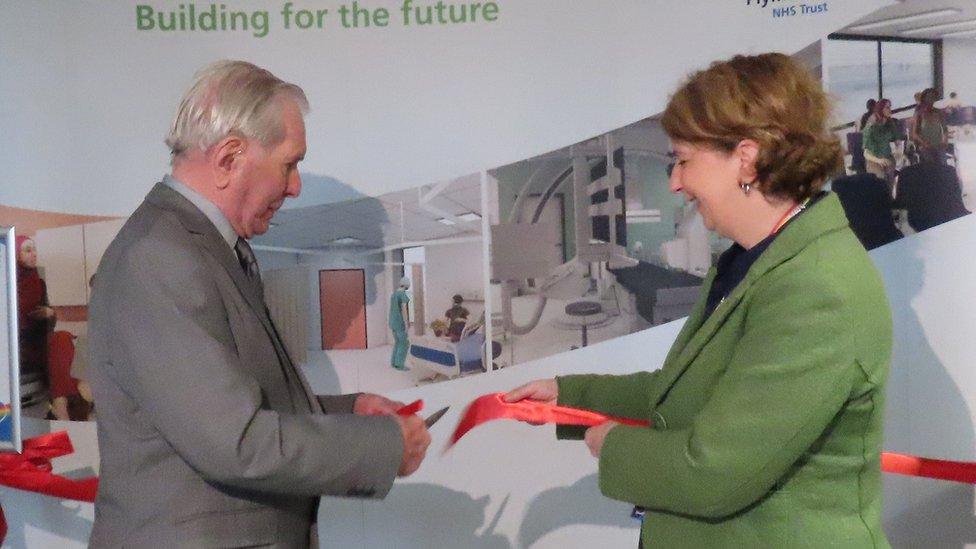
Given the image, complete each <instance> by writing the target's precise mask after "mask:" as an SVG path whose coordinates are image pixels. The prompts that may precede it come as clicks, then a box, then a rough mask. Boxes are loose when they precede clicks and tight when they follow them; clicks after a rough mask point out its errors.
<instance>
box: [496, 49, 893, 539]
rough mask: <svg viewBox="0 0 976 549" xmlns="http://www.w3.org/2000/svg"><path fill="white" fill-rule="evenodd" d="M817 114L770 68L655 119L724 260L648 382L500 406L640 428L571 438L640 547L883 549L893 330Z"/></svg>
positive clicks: (536, 394)
mask: <svg viewBox="0 0 976 549" xmlns="http://www.w3.org/2000/svg"><path fill="white" fill-rule="evenodd" d="M828 110H829V103H828V100H827V98H826V97H825V95H824V94H823V92H822V90H821V88H820V85H819V83H818V82H817V81H816V80H815V79H814V78H813V77H812V76H810V74H809V73H808V72H807V71H806V70H805V69H803V68H802V67H800V66H798V65H797V64H796V63H795V62H793V61H792V60H791V59H790V58H789V57H786V56H783V55H780V54H765V55H759V56H752V57H743V56H739V57H735V58H733V59H731V60H729V61H725V62H720V63H715V64H713V65H712V66H711V67H710V68H708V69H706V70H704V71H701V72H698V73H696V74H694V75H692V76H691V77H690V79H689V80H688V82H686V83H685V84H684V86H683V87H682V88H680V89H679V90H678V91H677V92H676V93H675V94H674V95H673V96H672V98H671V100H670V102H669V104H668V107H667V109H666V111H665V113H664V115H663V117H662V120H661V123H662V125H663V127H664V129H665V131H667V133H668V135H669V136H670V137H671V140H672V143H673V147H674V156H675V160H674V164H673V169H672V173H671V182H670V184H671V189H672V191H674V192H682V193H684V195H685V196H686V197H687V199H688V200H690V201H694V202H695V203H697V207H698V211H699V212H700V213H701V215H702V217H703V219H704V221H705V224H706V226H708V227H709V228H710V229H713V230H715V231H717V232H718V233H719V234H721V235H723V236H726V237H729V238H731V239H732V240H733V241H734V242H735V244H734V245H733V246H732V247H731V248H730V249H729V250H728V251H726V252H725V253H724V254H723V255H722V257H721V258H720V259H719V261H718V264H717V266H716V267H715V268H713V269H712V270H711V272H710V273H709V274H708V277H707V278H706V280H705V283H704V286H703V290H702V294H701V296H700V299H699V301H698V303H697V305H696V306H695V308H694V310H693V311H692V313H691V316H690V317H689V318H688V320H687V321H686V322H685V325H684V327H683V329H682V330H681V333H680V334H679V335H678V338H677V340H676V341H675V343H674V346H673V347H672V348H671V351H670V353H669V354H668V357H667V359H666V360H665V363H664V366H663V367H662V368H661V369H660V370H657V371H654V372H641V373H637V374H633V375H627V376H606V375H581V376H566V377H560V378H557V379H554V380H539V381H535V382H532V383H529V384H527V385H524V386H522V387H519V388H518V389H515V390H513V391H512V392H510V393H509V394H508V395H507V398H508V400H510V401H515V400H520V399H523V398H530V399H534V400H542V401H558V402H559V403H560V404H565V405H569V406H575V407H582V408H588V409H593V410H598V411H601V412H605V413H607V414H610V415H614V416H622V417H633V418H645V419H649V420H651V422H652V427H651V428H641V427H629V426H624V425H618V424H616V423H613V422H608V423H605V424H603V425H600V426H597V427H592V428H590V429H588V430H586V432H585V440H586V444H587V445H588V446H589V448H590V451H591V452H592V453H593V455H594V456H597V457H599V479H600V489H601V490H602V492H603V493H604V494H605V495H606V496H608V497H610V498H613V499H618V500H622V501H627V502H630V503H633V504H635V505H637V506H639V507H640V508H643V509H644V512H645V515H644V522H643V527H642V528H641V543H642V544H643V546H644V547H696V548H703V547H708V548H710V547H750V548H751V547H858V548H859V547H888V542H887V540H886V538H885V535H884V532H883V531H882V529H881V472H880V452H881V439H882V421H883V415H884V388H885V383H886V380H887V377H888V366H889V360H890V356H891V315H890V311H889V308H888V302H887V299H886V297H885V293H884V289H883V286H882V282H881V278H880V276H879V275H878V273H877V271H876V270H875V268H874V266H873V265H872V263H871V260H870V259H869V258H868V256H867V253H866V252H865V251H864V248H863V247H862V246H861V244H860V243H858V240H857V238H856V237H855V236H854V234H853V233H852V232H851V230H850V229H849V228H848V224H847V219H846V218H845V216H844V212H843V210H842V209H841V207H840V203H839V202H838V200H837V198H836V197H834V196H833V195H831V194H827V193H823V192H821V191H820V188H821V186H822V185H823V182H824V180H825V179H826V178H827V177H828V176H829V175H830V174H831V173H833V172H834V171H836V170H837V169H839V168H840V167H841V149H840V145H839V144H838V142H837V140H836V138H834V137H833V136H831V135H830V134H829V133H828V132H827V130H826V129H825V126H826V120H827V113H828ZM559 434H560V435H561V436H564V437H572V436H574V435H576V436H579V435H582V434H583V433H582V431H581V430H578V429H577V430H575V432H574V430H573V429H563V428H561V429H559Z"/></svg>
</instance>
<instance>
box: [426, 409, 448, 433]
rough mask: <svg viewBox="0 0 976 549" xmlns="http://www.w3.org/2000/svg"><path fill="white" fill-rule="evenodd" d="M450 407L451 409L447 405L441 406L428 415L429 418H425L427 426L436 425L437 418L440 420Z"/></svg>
mask: <svg viewBox="0 0 976 549" xmlns="http://www.w3.org/2000/svg"><path fill="white" fill-rule="evenodd" d="M450 409H451V407H450V406H445V407H443V408H441V409H440V410H437V411H436V412H434V413H433V414H430V417H428V418H427V419H425V420H424V425H426V426H427V428H428V429H430V428H431V426H432V425H434V424H435V423H437V420H439V419H440V418H442V417H444V414H446V413H447V411H448V410H450Z"/></svg>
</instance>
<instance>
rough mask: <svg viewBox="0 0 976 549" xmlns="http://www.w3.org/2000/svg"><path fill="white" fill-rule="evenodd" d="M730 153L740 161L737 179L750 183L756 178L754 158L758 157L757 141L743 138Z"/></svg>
mask: <svg viewBox="0 0 976 549" xmlns="http://www.w3.org/2000/svg"><path fill="white" fill-rule="evenodd" d="M732 154H733V155H734V156H735V158H737V159H738V160H739V161H740V167H739V181H740V182H742V183H752V182H753V181H755V180H756V160H757V159H758V158H759V143H756V142H755V141H753V140H752V139H743V140H742V141H739V144H738V145H736V146H735V150H734V151H732Z"/></svg>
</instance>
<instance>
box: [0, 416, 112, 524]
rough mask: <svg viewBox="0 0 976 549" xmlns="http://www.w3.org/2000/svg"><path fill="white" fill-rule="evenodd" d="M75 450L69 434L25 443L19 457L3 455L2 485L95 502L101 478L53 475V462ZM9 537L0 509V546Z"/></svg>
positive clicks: (50, 434)
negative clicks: (71, 477) (73, 477)
mask: <svg viewBox="0 0 976 549" xmlns="http://www.w3.org/2000/svg"><path fill="white" fill-rule="evenodd" d="M74 451H75V449H74V447H73V446H72V445H71V439H69V438H68V433H67V432H65V431H59V432H57V433H49V434H46V435H41V436H38V437H34V438H30V439H27V440H25V441H24V451H23V453H20V454H0V485H3V486H8V487H10V488H16V489H18V490H26V491H28V492H37V493H38V494H44V495H47V496H54V497H57V498H63V499H72V500H76V501H87V502H94V501H95V493H96V492H97V491H98V477H87V478H83V479H77V480H75V479H69V478H67V477H63V476H61V475H55V474H54V473H52V472H51V460H52V459H54V458H56V457H61V456H66V455H68V454H71V453H73V452H74ZM6 537H7V520H6V518H5V517H4V515H3V509H2V508H0V543H3V540H4V539H6Z"/></svg>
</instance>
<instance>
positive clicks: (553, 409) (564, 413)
mask: <svg viewBox="0 0 976 549" xmlns="http://www.w3.org/2000/svg"><path fill="white" fill-rule="evenodd" d="M503 396H504V393H492V394H488V395H484V396H481V397H478V398H477V399H475V400H474V402H472V403H471V404H470V405H468V409H467V410H465V411H464V415H463V416H461V421H460V423H458V426H457V428H456V429H455V430H454V434H453V435H451V442H450V443H449V445H448V447H450V446H453V445H454V444H456V443H457V441H458V440H460V439H461V437H463V436H464V435H465V434H467V432H468V431H470V430H471V429H474V428H475V427H477V426H479V425H481V424H482V423H486V422H488V421H492V420H495V419H517V420H519V421H526V422H528V423H538V424H542V423H555V424H557V425H579V426H583V427H592V426H594V425H599V424H601V423H604V422H607V421H616V422H617V423H623V424H624V425H634V426H638V427H647V426H648V425H650V422H648V421H646V420H640V419H628V418H622V417H612V416H608V415H604V414H601V413H599V412H592V411H590V410H581V409H579V408H570V407H569V406H557V405H555V404H546V403H544V402H537V401H532V400H520V401H518V402H505V399H504V398H503Z"/></svg>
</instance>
